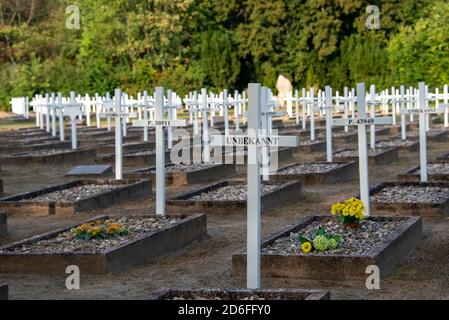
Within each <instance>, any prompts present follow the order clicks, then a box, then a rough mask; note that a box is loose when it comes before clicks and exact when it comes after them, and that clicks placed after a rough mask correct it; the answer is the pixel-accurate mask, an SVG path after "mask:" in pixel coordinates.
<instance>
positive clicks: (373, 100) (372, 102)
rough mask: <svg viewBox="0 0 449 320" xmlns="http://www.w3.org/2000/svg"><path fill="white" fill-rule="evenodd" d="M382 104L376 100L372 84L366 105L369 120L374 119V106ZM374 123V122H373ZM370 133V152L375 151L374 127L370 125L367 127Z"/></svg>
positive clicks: (373, 124) (374, 87)
mask: <svg viewBox="0 0 449 320" xmlns="http://www.w3.org/2000/svg"><path fill="white" fill-rule="evenodd" d="M381 104H382V102H381V101H378V100H377V96H376V86H375V85H374V84H372V85H371V86H370V94H369V99H368V105H369V106H370V113H371V119H375V118H376V106H378V105H381ZM374 122H375V121H374ZM369 133H370V148H371V149H372V150H375V149H376V126H375V123H372V124H371V125H370V127H369Z"/></svg>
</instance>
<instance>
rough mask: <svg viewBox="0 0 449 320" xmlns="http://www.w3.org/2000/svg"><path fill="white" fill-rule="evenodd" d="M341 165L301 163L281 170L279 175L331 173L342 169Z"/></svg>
mask: <svg viewBox="0 0 449 320" xmlns="http://www.w3.org/2000/svg"><path fill="white" fill-rule="evenodd" d="M341 166H342V164H340V163H329V162H322V163H301V164H298V165H295V166H292V167H288V168H285V169H281V170H279V171H278V172H277V174H307V173H321V172H329V171H331V170H334V169H337V168H339V167H341Z"/></svg>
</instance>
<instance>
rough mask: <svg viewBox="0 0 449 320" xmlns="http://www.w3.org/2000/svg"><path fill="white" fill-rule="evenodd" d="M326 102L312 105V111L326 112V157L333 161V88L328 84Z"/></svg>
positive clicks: (328, 160)
mask: <svg viewBox="0 0 449 320" xmlns="http://www.w3.org/2000/svg"><path fill="white" fill-rule="evenodd" d="M325 94H326V102H325V105H324V106H322V105H321V103H320V104H317V105H315V106H312V113H313V112H315V111H325V112H326V159H327V162H332V110H333V105H332V88H331V87H330V86H326V88H325Z"/></svg>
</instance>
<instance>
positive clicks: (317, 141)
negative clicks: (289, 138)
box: [299, 140, 322, 146]
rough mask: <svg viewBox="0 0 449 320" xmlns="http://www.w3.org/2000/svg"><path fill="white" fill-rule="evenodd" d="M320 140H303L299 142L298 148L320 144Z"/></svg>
mask: <svg viewBox="0 0 449 320" xmlns="http://www.w3.org/2000/svg"><path fill="white" fill-rule="evenodd" d="M321 142H322V141H321V140H313V141H312V140H303V141H299V145H300V146H311V145H313V144H318V143H321Z"/></svg>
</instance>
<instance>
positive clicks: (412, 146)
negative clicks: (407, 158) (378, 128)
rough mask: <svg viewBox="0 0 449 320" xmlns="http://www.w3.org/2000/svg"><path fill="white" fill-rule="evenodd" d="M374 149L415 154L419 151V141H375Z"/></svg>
mask: <svg viewBox="0 0 449 320" xmlns="http://www.w3.org/2000/svg"><path fill="white" fill-rule="evenodd" d="M376 148H380V149H389V148H398V150H399V151H409V152H415V151H418V150H419V141H418V140H413V139H406V140H402V139H391V140H378V141H376Z"/></svg>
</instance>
